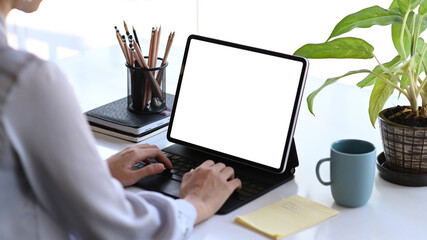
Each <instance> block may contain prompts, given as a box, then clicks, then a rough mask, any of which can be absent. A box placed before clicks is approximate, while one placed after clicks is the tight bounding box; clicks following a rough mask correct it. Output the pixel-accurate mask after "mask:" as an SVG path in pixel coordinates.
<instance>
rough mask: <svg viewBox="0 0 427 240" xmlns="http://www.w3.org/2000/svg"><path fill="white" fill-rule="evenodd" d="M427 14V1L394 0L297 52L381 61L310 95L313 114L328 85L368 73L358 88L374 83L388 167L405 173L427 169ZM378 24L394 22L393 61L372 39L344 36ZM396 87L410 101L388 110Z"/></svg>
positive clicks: (373, 109) (373, 111)
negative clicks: (378, 50) (380, 52)
mask: <svg viewBox="0 0 427 240" xmlns="http://www.w3.org/2000/svg"><path fill="white" fill-rule="evenodd" d="M426 15H427V0H394V1H392V3H391V5H390V7H389V8H388V9H384V8H382V7H379V6H373V7H368V8H365V9H363V10H361V11H359V12H356V13H353V14H350V15H348V16H346V17H345V18H343V19H342V20H341V21H340V22H339V23H338V24H337V25H336V26H335V28H334V29H333V31H332V33H331V35H330V36H329V38H328V39H327V41H326V42H324V43H320V44H306V45H304V46H302V47H301V48H299V49H298V50H297V51H296V52H295V53H294V54H295V55H299V56H303V57H306V58H340V59H342V58H351V59H374V60H375V62H376V64H375V65H376V66H375V67H374V68H373V69H372V70H370V69H360V70H353V71H349V72H347V73H346V74H344V75H342V76H338V77H333V78H329V79H327V80H326V81H325V82H324V84H323V85H322V86H320V87H319V88H318V89H317V90H315V91H313V92H312V93H311V94H310V95H309V96H308V97H307V102H308V108H309V110H310V112H311V113H313V100H314V98H315V97H316V95H317V94H318V93H319V92H320V91H321V90H322V89H323V88H325V87H326V86H329V85H331V84H333V83H335V82H337V81H338V80H339V79H341V78H344V77H347V76H350V75H354V74H362V73H365V74H367V76H366V77H365V78H364V79H362V80H361V81H360V82H358V83H357V86H358V87H361V88H363V87H367V86H372V85H373V88H372V92H371V96H370V100H369V118H370V120H371V123H372V125H373V126H374V127H375V122H376V120H377V118H378V119H379V122H380V129H381V133H382V134H381V135H382V139H383V147H384V154H385V158H386V161H387V164H388V166H389V167H390V168H391V169H393V170H397V171H399V172H405V173H417V174H420V173H427V141H424V140H425V139H427V75H426V70H427V53H426V52H427V44H426V42H425V41H424V39H423V38H422V37H421V34H422V33H423V32H424V30H426V28H427V16H426ZM374 25H380V26H391V35H390V36H391V40H392V41H393V44H394V47H395V49H396V51H397V53H396V57H394V58H393V59H391V60H390V61H388V62H380V61H379V60H378V58H377V57H376V56H375V55H374V47H373V46H372V45H371V44H369V43H368V42H367V41H365V40H363V39H361V38H355V37H340V36H341V35H342V34H344V33H348V32H350V31H351V30H352V29H355V28H370V27H372V26H374ZM394 91H397V92H398V93H399V96H402V95H403V96H404V97H406V98H407V99H408V102H409V105H408V106H403V107H401V106H396V107H393V108H388V109H383V107H384V104H385V103H386V101H387V99H388V98H389V97H390V96H391V95H392V93H393V92H394ZM420 100H421V102H420ZM378 116H379V117H378ZM393 133H395V134H397V135H393Z"/></svg>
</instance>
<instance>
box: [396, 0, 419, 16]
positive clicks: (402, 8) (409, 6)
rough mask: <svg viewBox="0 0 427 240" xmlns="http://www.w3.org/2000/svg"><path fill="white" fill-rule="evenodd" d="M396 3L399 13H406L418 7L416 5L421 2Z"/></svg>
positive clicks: (400, 1)
mask: <svg viewBox="0 0 427 240" xmlns="http://www.w3.org/2000/svg"><path fill="white" fill-rule="evenodd" d="M397 3H398V4H399V8H400V11H401V12H402V13H406V12H408V11H412V10H414V9H415V8H416V7H418V5H420V3H421V0H397Z"/></svg>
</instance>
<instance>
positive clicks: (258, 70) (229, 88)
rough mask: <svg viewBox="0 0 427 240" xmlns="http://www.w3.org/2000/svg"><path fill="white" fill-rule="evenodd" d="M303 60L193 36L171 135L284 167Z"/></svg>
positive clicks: (231, 153)
mask: <svg viewBox="0 0 427 240" xmlns="http://www.w3.org/2000/svg"><path fill="white" fill-rule="evenodd" d="M302 68H303V63H302V62H299V61H296V60H290V59H286V58H282V57H276V56H271V55H267V54H263V53H257V52H252V51H247V50H243V49H238V48H233V47H228V46H223V45H219V44H214V43H208V42H204V41H200V40H197V39H193V40H192V41H191V46H190V48H189V52H188V55H187V60H186V64H185V71H184V74H183V78H182V81H181V86H180V91H179V98H178V100H177V101H178V102H177V107H176V109H175V114H174V120H173V127H172V129H171V132H170V136H171V137H172V138H174V139H178V140H181V141H184V142H187V143H191V144H193V145H198V146H202V147H205V148H208V149H213V150H216V151H219V152H222V153H226V154H229V155H232V156H236V157H240V158H243V159H246V160H249V161H253V162H256V163H259V164H262V165H265V166H269V167H272V168H276V169H278V168H280V165H281V161H282V157H283V153H284V147H285V144H286V137H287V136H288V131H290V130H291V128H290V121H291V117H292V111H293V108H294V102H295V98H296V94H297V90H298V85H299V81H300V78H301V74H302Z"/></svg>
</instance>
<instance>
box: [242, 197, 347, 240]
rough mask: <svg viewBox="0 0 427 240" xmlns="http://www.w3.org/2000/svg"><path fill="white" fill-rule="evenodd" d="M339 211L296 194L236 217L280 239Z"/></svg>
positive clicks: (245, 223) (247, 224) (243, 222)
mask: <svg viewBox="0 0 427 240" xmlns="http://www.w3.org/2000/svg"><path fill="white" fill-rule="evenodd" d="M338 213H339V212H338V211H337V210H335V209H332V208H328V207H326V206H324V205H321V204H319V203H316V202H313V201H311V200H309V199H306V198H303V197H301V196H298V195H294V196H291V197H288V198H285V199H283V200H281V201H279V202H276V203H274V204H272V205H270V206H267V207H264V208H261V209H259V210H256V211H254V212H251V213H248V214H246V215H243V216H239V217H237V218H236V221H237V222H239V223H242V224H243V225H245V226H247V227H250V228H253V229H255V230H257V231H260V232H262V233H264V234H266V235H268V236H270V237H273V238H276V239H280V238H284V237H286V236H289V235H291V234H293V233H296V232H299V231H301V230H303V229H306V228H308V227H310V226H313V225H315V224H317V223H319V222H321V221H323V220H325V219H327V218H330V217H332V216H334V215H337V214H338Z"/></svg>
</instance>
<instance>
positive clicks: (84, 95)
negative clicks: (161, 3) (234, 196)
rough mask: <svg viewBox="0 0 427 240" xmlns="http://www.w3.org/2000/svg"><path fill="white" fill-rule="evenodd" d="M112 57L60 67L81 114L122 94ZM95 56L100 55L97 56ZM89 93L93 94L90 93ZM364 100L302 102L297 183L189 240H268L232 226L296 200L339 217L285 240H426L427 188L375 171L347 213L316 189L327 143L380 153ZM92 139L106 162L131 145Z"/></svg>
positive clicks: (332, 92) (356, 96) (334, 94)
mask: <svg viewBox="0 0 427 240" xmlns="http://www.w3.org/2000/svg"><path fill="white" fill-rule="evenodd" d="M116 51H117V52H118V53H120V52H119V51H120V50H118V49H115V48H114V49H104V50H102V51H101V52H97V53H93V54H92V53H88V54H87V55H85V56H83V57H82V56H79V57H76V58H71V59H65V60H62V61H61V62H59V65H60V66H61V67H62V68H63V70H64V71H65V72H66V74H67V75H68V76H69V78H70V82H71V83H72V85H73V86H74V87H75V89H76V94H77V96H78V99H79V101H80V103H81V106H82V109H83V110H84V111H87V110H90V109H92V108H94V107H97V106H100V105H102V104H105V103H108V102H110V101H113V100H116V99H118V98H121V97H123V96H125V95H126V80H125V78H126V73H125V71H124V66H123V68H121V67H120V66H122V65H123V63H121V62H120V61H121V59H120V58H119V57H116V56H117V54H116ZM100 55H105V56H104V57H99V56H100ZM180 57H181V55H179V54H178V57H177V58H176V60H175V61H173V60H171V63H170V64H169V65H170V66H171V65H175V66H178V67H177V68H178V69H179V65H180ZM101 58H102V59H101ZM94 59H97V64H86V63H91V62H92V63H93V62H94ZM117 59H118V60H117ZM99 60H101V62H99ZM177 77H178V76H177V72H176V71H175V72H174V71H172V73H171V74H169V73H168V80H167V83H168V84H169V86H171V85H172V88H170V89H172V90H168V91H169V92H173V85H174V84H176V80H177ZM321 83H322V81H321V80H319V79H316V78H314V77H309V79H308V80H307V84H306V91H305V94H304V95H305V96H307V95H308V94H309V93H310V92H311V91H312V90H313V89H315V88H317V87H318V86H320V84H321ZM94 92H96V94H92V93H94ZM392 99H393V100H394V99H397V97H392ZM368 100H369V90H365V89H359V88H357V87H355V86H350V85H347V84H342V83H337V84H336V85H333V86H330V87H328V88H326V89H325V90H324V91H323V92H321V93H320V94H319V95H318V97H317V98H316V100H315V103H314V110H315V113H316V116H315V117H314V116H313V115H311V114H310V113H309V112H308V110H307V105H306V103H305V97H304V103H303V105H302V106H301V110H300V114H299V120H298V123H297V129H296V133H295V141H296V147H297V151H298V156H299V160H300V166H299V167H298V168H297V170H296V174H295V179H294V180H292V181H290V182H288V183H286V184H284V185H282V186H280V187H278V188H276V189H274V190H273V191H271V192H269V193H267V194H265V195H263V196H262V197H260V198H258V199H256V200H254V201H252V202H251V203H249V204H247V205H245V206H243V207H241V208H239V209H237V210H235V211H233V212H231V213H229V214H227V215H223V216H213V217H212V218H211V219H209V220H207V221H205V222H203V223H201V224H199V225H197V226H196V227H195V229H194V233H193V235H192V237H191V239H221V240H225V239H269V238H267V237H266V236H264V235H262V234H260V233H257V232H255V231H252V230H249V229H247V228H245V227H242V226H241V225H239V224H237V223H235V222H234V219H235V218H236V216H238V215H243V214H246V213H249V212H252V211H254V210H256V209H259V208H261V207H264V206H267V205H270V204H272V203H274V202H277V201H279V200H281V199H283V198H286V197H289V196H291V195H294V194H298V195H300V196H303V197H305V198H308V199H311V200H313V201H316V202H318V203H321V204H324V205H326V206H328V207H331V208H334V209H337V210H339V211H340V214H338V215H337V216H335V217H332V218H330V219H328V220H326V221H324V222H321V223H319V224H317V225H315V226H313V227H311V228H308V229H306V230H303V231H301V232H299V233H296V234H293V235H291V236H289V237H288V238H286V239H304V240H307V239H425V230H424V229H425V226H426V225H427V217H426V216H425V214H426V213H427V204H425V203H424V201H425V200H426V199H427V187H404V186H399V185H396V184H392V183H389V182H387V181H385V180H383V179H382V178H381V177H380V176H379V175H378V171H377V172H376V176H375V183H374V190H373V193H372V196H371V199H370V200H369V202H368V204H367V205H365V206H363V207H360V208H345V207H341V206H339V205H337V204H335V202H334V200H333V198H332V196H331V192H330V188H329V187H326V186H323V185H321V184H320V183H319V182H318V180H317V178H316V176H315V165H316V162H317V161H318V160H319V159H321V158H324V157H327V156H329V147H330V144H331V143H332V142H334V141H335V140H338V139H343V138H357V139H364V140H367V141H371V142H372V143H373V144H374V145H375V146H376V148H377V153H378V154H379V153H380V152H381V151H382V145H381V138H380V133H379V130H378V125H376V128H373V127H372V126H371V125H370V122H369V117H368V111H367V110H368ZM399 101H402V100H399ZM394 103H395V104H397V103H396V102H394ZM403 103H405V102H404V101H403ZM400 104H402V103H400ZM388 105H392V103H390V104H388ZM95 137H96V139H97V146H98V149H99V152H100V154H101V156H102V157H104V158H106V157H108V156H110V155H111V154H114V153H115V152H117V151H119V150H120V149H122V148H124V147H126V146H129V145H132V144H133V143H130V142H127V141H123V140H119V139H116V138H112V137H108V136H105V135H102V134H95ZM261 140H265V141H268V139H261ZM144 142H148V143H151V144H156V145H158V146H159V147H161V148H162V147H165V146H167V145H168V144H170V143H168V142H167V140H166V137H165V133H162V134H159V135H156V136H154V137H152V138H150V139H148V140H146V141H144ZM328 173H329V171H328V169H327V168H323V169H322V175H323V176H325V178H326V177H327V174H328ZM130 190H135V188H133V189H130Z"/></svg>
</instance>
